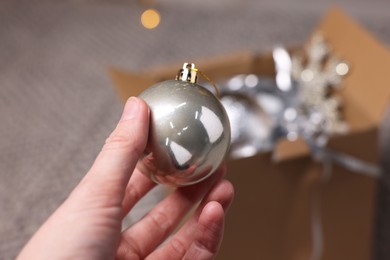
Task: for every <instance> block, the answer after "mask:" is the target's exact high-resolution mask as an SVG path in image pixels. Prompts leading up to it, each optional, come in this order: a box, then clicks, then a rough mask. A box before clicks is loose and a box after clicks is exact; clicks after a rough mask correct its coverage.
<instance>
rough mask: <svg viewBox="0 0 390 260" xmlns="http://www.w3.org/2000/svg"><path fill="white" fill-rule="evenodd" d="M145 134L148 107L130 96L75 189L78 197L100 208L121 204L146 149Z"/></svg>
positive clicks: (147, 124)
mask: <svg viewBox="0 0 390 260" xmlns="http://www.w3.org/2000/svg"><path fill="white" fill-rule="evenodd" d="M148 133H149V109H148V106H147V105H146V103H145V102H144V101H143V100H141V99H139V98H136V97H131V98H129V99H128V100H127V102H126V105H125V107H124V110H123V114H122V117H121V119H120V121H119V123H118V125H117V127H116V129H115V130H114V131H113V132H112V133H111V135H110V136H109V137H108V138H107V140H106V143H105V144H104V146H103V148H102V150H101V152H100V153H99V155H98V157H97V158H96V160H95V162H94V164H93V166H92V168H91V169H90V171H89V172H88V173H87V175H86V176H85V177H84V179H83V180H82V181H81V183H80V184H79V186H78V187H77V188H76V190H75V192H74V193H76V194H77V195H76V194H75V196H77V197H78V198H77V199H78V200H79V199H81V198H80V196H81V197H84V198H89V202H91V201H92V202H93V203H97V204H98V205H96V206H99V207H101V206H103V207H111V206H120V205H121V204H122V200H123V197H124V193H125V189H126V186H127V183H128V181H129V179H130V176H131V174H132V172H133V171H134V168H135V166H136V164H137V161H138V159H139V157H140V156H141V154H142V153H143V151H144V150H145V147H146V143H147V139H148ZM80 193H81V194H80ZM72 195H74V194H73V193H72ZM89 206H93V205H89Z"/></svg>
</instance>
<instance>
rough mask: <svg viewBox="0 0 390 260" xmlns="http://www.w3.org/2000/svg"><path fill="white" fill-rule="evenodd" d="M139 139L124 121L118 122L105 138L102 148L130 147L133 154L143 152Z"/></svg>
mask: <svg viewBox="0 0 390 260" xmlns="http://www.w3.org/2000/svg"><path fill="white" fill-rule="evenodd" d="M139 141H140V139H139V138H137V137H136V135H135V133H134V132H133V131H132V130H131V129H130V127H128V126H127V125H126V124H125V123H119V124H118V127H117V128H116V129H115V130H114V132H112V133H111V135H110V136H109V137H108V138H107V139H106V141H105V144H104V147H103V150H118V149H131V150H132V151H133V152H134V153H135V154H141V153H142V152H143V148H142V147H141V146H142V145H141V144H140V142H139Z"/></svg>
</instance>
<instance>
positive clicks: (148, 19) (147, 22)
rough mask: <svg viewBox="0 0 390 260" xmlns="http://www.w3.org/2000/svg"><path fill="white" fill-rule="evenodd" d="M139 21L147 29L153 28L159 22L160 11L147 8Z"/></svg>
mask: <svg viewBox="0 0 390 260" xmlns="http://www.w3.org/2000/svg"><path fill="white" fill-rule="evenodd" d="M141 23H142V25H143V26H144V27H145V28H147V29H154V28H156V27H157V26H158V25H159V24H160V13H159V12H158V11H157V10H156V9H147V10H145V11H144V12H143V13H142V15H141Z"/></svg>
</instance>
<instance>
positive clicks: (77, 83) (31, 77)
mask: <svg viewBox="0 0 390 260" xmlns="http://www.w3.org/2000/svg"><path fill="white" fill-rule="evenodd" d="M158 2H159V8H160V10H161V14H162V23H161V25H160V26H159V27H158V28H157V29H155V30H145V29H143V28H142V27H141V26H140V24H139V16H140V14H141V12H142V8H141V6H139V5H136V4H135V2H134V1H130V0H129V1H124V0H122V1H119V0H117V1H109V0H107V1H102V0H100V1H92V0H90V1H48V0H47V1H37V0H33V1H14V0H9V1H7V0H2V1H1V3H0V122H1V123H0V148H1V149H0V259H12V258H14V257H15V256H16V254H17V252H18V251H19V250H20V249H21V247H22V246H23V245H24V244H25V243H26V241H27V240H28V239H29V237H30V236H31V235H32V234H33V233H34V232H35V231H36V229H37V228H38V227H39V226H40V225H41V224H42V222H43V221H44V220H45V219H46V218H47V217H48V216H49V214H50V213H51V212H53V210H54V209H55V208H57V207H58V205H59V204H60V203H61V202H62V201H63V200H64V199H65V198H66V197H67V195H68V194H69V192H70V191H71V190H72V188H73V187H74V186H75V185H76V183H77V182H78V181H79V180H80V179H81V178H82V176H83V175H84V174H85V172H86V171H87V170H88V168H89V167H90V165H91V164H92V162H93V160H94V158H95V156H96V155H97V153H98V151H99V149H100V147H101V145H102V144H103V142H104V140H105V138H106V137H107V135H108V134H109V133H110V131H111V130H112V129H113V127H114V126H115V124H116V121H117V120H118V118H119V116H120V112H121V104H120V102H119V99H118V98H117V96H116V93H115V92H114V90H113V88H112V84H111V82H110V80H109V78H108V74H107V73H106V72H107V68H108V67H109V66H111V65H115V66H117V67H122V68H127V69H131V70H144V69H145V68H148V67H153V66H157V65H161V64H164V63H170V62H173V61H181V60H191V59H195V58H196V59H198V58H201V57H208V56H210V55H213V56H214V55H217V54H223V53H228V52H232V51H238V50H253V51H268V50H270V49H271V48H272V47H273V46H274V45H275V44H279V43H282V44H284V45H287V46H296V45H299V44H301V43H302V42H303V41H304V39H306V38H307V37H308V35H309V33H310V32H311V31H312V29H313V27H314V26H315V25H316V24H317V23H318V22H319V20H320V19H321V17H322V15H323V14H324V12H325V11H326V10H327V9H328V7H330V3H327V2H325V1H321V2H317V1H309V0H301V1H288V4H286V3H284V2H283V1H281V0H276V1H275V0H274V1H271V2H268V1H267V2H266V1H249V0H248V1H238V0H237V1H234V0H229V1H222V0H217V1H179V0H177V1H174V0H166V1H158ZM185 2H188V3H185ZM341 6H342V7H343V8H344V9H345V10H346V11H347V12H348V13H349V14H351V15H352V16H353V17H354V18H355V19H356V20H358V21H359V22H360V23H361V24H363V25H364V26H365V27H367V28H368V29H369V30H370V31H372V32H373V33H374V34H375V35H376V36H377V37H378V38H379V39H381V40H382V41H384V42H385V43H387V44H389V43H390V25H389V24H390V16H389V15H388V11H389V10H390V9H389V8H390V3H389V2H387V1H385V0H381V1H370V2H368V1H363V0H360V1H352V0H351V1H347V0H344V1H341ZM161 192H162V191H161V190H156V191H155V192H154V193H152V194H151V195H150V196H149V197H148V198H147V199H146V200H145V201H144V202H143V203H141V204H140V205H139V206H138V208H137V210H136V211H135V213H134V214H133V216H130V221H131V220H134V219H137V218H138V217H139V216H141V215H142V214H143V212H145V211H146V210H147V209H148V207H150V205H153V203H155V201H157V200H158V199H159V197H160V195H161ZM388 256H389V255H388ZM383 259H384V258H383Z"/></svg>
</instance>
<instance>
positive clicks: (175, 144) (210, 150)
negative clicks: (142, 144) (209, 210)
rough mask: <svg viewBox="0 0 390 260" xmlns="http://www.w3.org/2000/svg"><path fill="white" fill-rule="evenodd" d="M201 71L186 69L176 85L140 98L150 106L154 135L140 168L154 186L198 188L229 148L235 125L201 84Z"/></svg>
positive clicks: (149, 91)
mask: <svg viewBox="0 0 390 260" xmlns="http://www.w3.org/2000/svg"><path fill="white" fill-rule="evenodd" d="M197 73H198V70H197V69H196V68H195V65H194V64H190V63H184V65H183V68H182V69H181V70H180V71H179V75H178V76H177V78H176V80H167V81H163V82H159V83H157V84H155V85H153V86H151V87H150V88H148V89H146V90H145V91H144V92H142V93H141V95H140V98H142V99H143V100H145V102H146V103H147V104H148V105H149V108H150V111H151V116H150V131H149V140H148V144H147V148H146V151H145V154H144V156H143V157H142V158H141V159H140V161H139V163H138V167H139V168H140V169H141V171H142V172H144V173H145V174H147V175H148V176H149V177H150V178H151V179H152V180H153V181H155V182H157V183H162V184H168V185H171V186H185V185H191V184H195V183H197V182H200V181H202V180H203V179H205V178H207V177H208V176H210V175H211V174H212V173H213V172H214V171H215V170H216V169H217V168H218V167H219V165H220V164H221V162H222V161H223V159H224V157H225V155H226V153H227V151H228V149H229V145H230V124H229V119H228V117H227V114H226V112H225V109H224V107H223V106H222V104H221V102H220V101H219V100H218V98H217V97H216V96H215V95H214V94H213V93H211V92H210V91H209V90H207V89H206V88H204V87H202V86H200V85H198V84H196V81H197Z"/></svg>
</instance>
